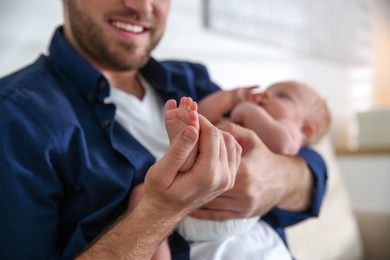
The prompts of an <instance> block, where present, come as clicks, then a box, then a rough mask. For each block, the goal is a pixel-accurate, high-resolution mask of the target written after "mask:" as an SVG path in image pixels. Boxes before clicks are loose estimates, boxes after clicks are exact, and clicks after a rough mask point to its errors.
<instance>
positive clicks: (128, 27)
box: [111, 21, 146, 34]
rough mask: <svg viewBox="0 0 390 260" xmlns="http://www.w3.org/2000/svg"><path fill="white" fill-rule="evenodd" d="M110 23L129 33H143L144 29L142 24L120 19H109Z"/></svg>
mask: <svg viewBox="0 0 390 260" xmlns="http://www.w3.org/2000/svg"><path fill="white" fill-rule="evenodd" d="M111 25H112V26H114V27H115V28H117V29H119V30H123V31H125V32H129V33H136V34H138V33H143V32H144V31H145V30H146V28H145V27H144V26H141V25H137V24H131V23H127V22H122V21H111Z"/></svg>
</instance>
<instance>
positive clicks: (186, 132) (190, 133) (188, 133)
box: [183, 130, 197, 142]
mask: <svg viewBox="0 0 390 260" xmlns="http://www.w3.org/2000/svg"><path fill="white" fill-rule="evenodd" d="M183 137H184V139H186V140H187V141H189V142H192V141H194V140H195V139H196V137H197V135H196V134H195V133H194V131H189V130H184V133H183Z"/></svg>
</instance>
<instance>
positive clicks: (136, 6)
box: [123, 0, 153, 15]
mask: <svg viewBox="0 0 390 260" xmlns="http://www.w3.org/2000/svg"><path fill="white" fill-rule="evenodd" d="M152 2H153V0H123V5H124V6H125V7H127V8H129V9H131V10H133V11H134V12H136V13H138V14H142V15H143V14H148V13H150V12H152V10H153V6H152Z"/></svg>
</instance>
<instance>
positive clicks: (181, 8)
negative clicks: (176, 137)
mask: <svg viewBox="0 0 390 260" xmlns="http://www.w3.org/2000/svg"><path fill="white" fill-rule="evenodd" d="M389 14H390V1H388V0H324V1H311V0H299V1H291V0H272V1H266V0H203V1H201V0H172V8H171V14H170V16H169V20H168V28H167V31H166V34H165V36H164V38H163V40H162V42H161V43H160V45H159V46H158V47H157V49H156V50H155V51H154V53H153V55H154V56H155V57H156V58H159V59H181V60H190V61H193V62H200V63H203V64H205V65H206V66H207V67H208V69H209V70H210V73H211V77H212V78H213V79H214V81H215V82H217V83H218V84H220V85H221V86H222V87H223V88H224V89H229V88H234V87H237V86H246V85H253V84H257V85H260V86H261V87H263V88H265V87H267V86H268V85H270V84H272V83H273V82H276V81H281V80H290V79H294V80H299V81H303V82H306V83H307V84H309V85H311V86H313V87H314V88H315V89H317V90H318V91H319V92H320V94H321V95H322V96H324V98H325V99H326V100H327V102H328V105H329V107H330V109H331V112H332V115H333V122H332V127H331V131H330V134H329V140H330V143H331V145H332V148H333V149H334V150H332V151H334V157H335V163H336V164H337V167H338V168H339V169H340V172H341V176H342V180H343V182H345V186H346V189H347V191H348V194H349V197H350V200H351V204H352V208H353V210H354V211H356V212H380V213H384V214H387V215H388V214H390V203H389V198H390V15H389ZM0 22H1V24H2V26H1V27H0V76H1V77H2V76H5V75H7V74H9V73H12V72H13V71H15V70H16V69H17V68H20V67H21V66H24V65H26V64H28V63H31V62H33V61H34V60H35V59H36V58H37V57H38V55H39V54H41V53H47V47H48V44H49V41H50V38H51V36H52V33H53V31H54V29H55V27H56V26H58V25H60V24H61V23H62V8H61V1H53V0H35V1H28V0H13V1H3V2H2V3H1V9H0ZM358 217H359V216H358ZM364 217H366V215H363V217H362V215H360V218H364ZM386 221H387V222H385V223H387V224H389V222H388V219H386ZM389 226H390V224H389ZM365 228H366V229H371V228H374V227H372V226H367V227H365ZM384 230H385V231H386V232H387V231H388V230H389V229H388V228H387V229H384ZM382 232H384V231H383V230H382ZM366 239H367V238H366ZM372 240H375V237H374V238H373V237H371V238H370V241H371V242H370V241H368V242H367V241H364V242H365V243H376V242H373V241H372ZM387 241H388V240H387Z"/></svg>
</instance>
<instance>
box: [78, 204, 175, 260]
mask: <svg viewBox="0 0 390 260" xmlns="http://www.w3.org/2000/svg"><path fill="white" fill-rule="evenodd" d="M180 218H181V214H179V213H178V212H177V213H174V214H170V216H167V215H166V214H165V213H164V212H158V211H156V209H155V208H153V207H152V206H151V205H148V203H145V202H144V201H142V202H140V204H139V205H138V206H137V207H136V208H135V209H134V210H133V211H131V212H130V213H126V214H125V215H123V216H122V218H120V219H119V220H118V221H117V223H116V224H114V225H113V226H112V227H111V228H110V229H109V230H108V231H107V232H106V233H105V234H103V235H102V236H101V237H100V238H99V239H97V240H96V242H95V243H93V244H92V245H91V247H90V248H88V249H87V250H86V251H85V252H84V253H83V254H82V255H80V257H79V258H78V259H133V260H136V259H140V260H143V259H151V258H152V256H153V255H154V253H155V251H156V249H157V247H158V246H159V245H160V244H161V242H162V241H163V240H164V239H165V238H166V237H167V236H168V235H169V234H170V233H171V232H172V230H173V229H174V227H175V226H176V224H177V223H178V222H179V220H180Z"/></svg>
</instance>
